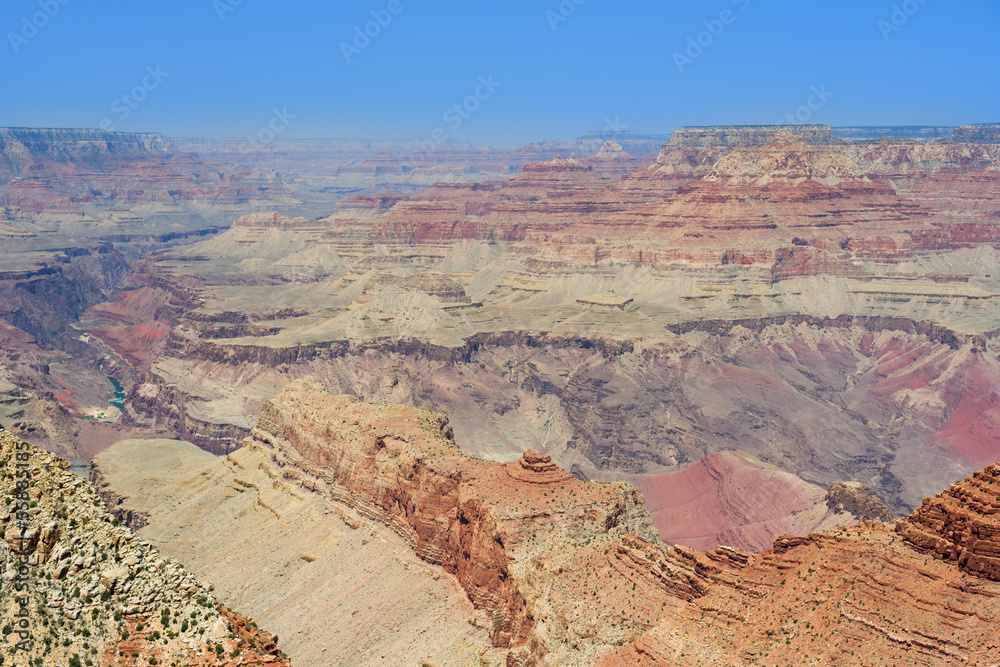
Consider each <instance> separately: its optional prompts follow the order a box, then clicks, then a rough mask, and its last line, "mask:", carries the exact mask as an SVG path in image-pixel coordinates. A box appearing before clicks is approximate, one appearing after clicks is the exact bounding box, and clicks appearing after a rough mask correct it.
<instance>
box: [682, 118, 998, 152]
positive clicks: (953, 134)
mask: <svg viewBox="0 0 1000 667" xmlns="http://www.w3.org/2000/svg"><path fill="white" fill-rule="evenodd" d="M782 134H783V135H786V136H787V135H791V138H793V139H795V140H797V141H802V142H805V143H810V144H843V143H845V142H854V141H873V140H881V139H900V140H903V141H911V142H912V141H918V142H919V141H929V140H934V141H941V142H963V143H988V144H997V143H1000V124H998V123H986V124H981V125H963V126H961V127H948V126H931V125H899V126H890V125H886V126H874V125H873V126H863V127H830V126H829V125H716V126H705V127H679V128H677V129H676V130H674V131H673V132H672V133H671V135H670V141H668V142H667V145H668V146H678V147H682V146H692V147H698V146H732V147H739V146H762V145H764V144H767V143H769V142H771V141H773V140H774V139H775V138H777V137H778V136H779V135H782Z"/></svg>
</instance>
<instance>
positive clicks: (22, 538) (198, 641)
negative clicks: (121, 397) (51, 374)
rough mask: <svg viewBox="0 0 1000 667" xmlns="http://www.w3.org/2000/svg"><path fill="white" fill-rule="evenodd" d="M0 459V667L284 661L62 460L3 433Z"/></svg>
mask: <svg viewBox="0 0 1000 667" xmlns="http://www.w3.org/2000/svg"><path fill="white" fill-rule="evenodd" d="M0 454H2V455H0V464H2V476H3V487H4V492H5V494H6V505H5V509H3V510H0V529H2V531H3V541H2V542H0V558H2V561H3V564H2V569H3V582H2V589H0V622H2V623H3V624H4V629H3V635H4V644H3V646H2V647H0V655H3V656H4V658H5V660H4V662H5V664H6V661H7V660H11V663H10V664H14V665H22V664H23V665H27V664H29V662H30V664H32V665H44V666H46V667H48V666H51V667H64V666H65V665H67V664H73V662H74V661H79V662H77V664H83V663H84V662H85V663H86V664H97V665H123V666H124V665H130V666H131V665H136V666H138V665H143V666H144V667H145V666H146V665H155V664H164V665H167V664H177V663H182V664H188V665H227V666H233V667H235V666H236V665H264V664H267V665H284V666H286V667H287V666H288V665H289V663H288V661H287V659H285V658H284V657H283V656H282V654H281V651H280V649H279V648H278V646H277V637H275V636H273V635H271V634H268V633H265V632H263V631H261V630H259V629H258V628H257V627H256V624H255V623H253V622H251V621H249V620H248V619H246V618H243V617H241V616H239V615H237V614H233V613H232V612H230V611H228V610H226V609H225V608H223V607H221V606H220V605H219V604H218V603H217V602H216V600H215V597H214V595H213V594H212V592H211V591H212V585H211V584H206V583H203V582H201V581H199V580H198V579H196V578H195V577H194V576H192V575H191V574H189V573H188V572H186V571H185V570H184V568H183V567H181V566H180V565H179V564H178V563H177V562H176V561H175V560H173V559H170V558H166V559H164V558H162V557H160V555H159V554H158V553H157V551H156V550H155V549H154V548H152V547H151V546H150V545H149V543H148V542H144V541H141V540H139V539H138V538H136V536H135V534H134V533H133V532H132V531H131V530H129V529H127V528H125V527H122V526H119V525H118V524H119V522H118V520H117V519H114V518H113V517H112V516H111V515H110V514H108V512H107V511H106V510H105V509H104V506H103V505H102V503H101V500H100V498H99V497H98V495H97V494H96V493H95V492H94V491H93V490H92V489H91V488H90V486H89V485H88V484H87V483H86V482H85V481H84V480H83V479H81V478H79V477H77V476H76V475H74V474H73V473H71V472H69V470H67V466H68V464H67V463H66V461H64V460H62V459H60V458H58V457H56V456H53V455H51V454H48V453H46V452H43V451H41V450H39V449H38V448H36V447H35V446H34V445H31V444H29V443H27V442H24V441H22V440H19V439H18V438H16V437H14V436H13V435H11V434H9V433H6V432H2V431H0ZM73 656H76V658H75V659H72V658H73ZM71 659H72V660H71Z"/></svg>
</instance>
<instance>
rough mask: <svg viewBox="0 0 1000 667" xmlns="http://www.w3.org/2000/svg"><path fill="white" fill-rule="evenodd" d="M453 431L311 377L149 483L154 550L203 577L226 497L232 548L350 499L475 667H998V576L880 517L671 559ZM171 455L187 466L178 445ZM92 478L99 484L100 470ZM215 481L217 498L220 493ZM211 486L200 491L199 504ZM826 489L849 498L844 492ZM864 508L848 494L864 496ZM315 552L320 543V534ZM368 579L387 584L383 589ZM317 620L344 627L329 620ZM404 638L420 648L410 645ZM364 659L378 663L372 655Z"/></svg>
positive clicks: (537, 460) (586, 499)
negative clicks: (475, 629) (444, 582)
mask: <svg viewBox="0 0 1000 667" xmlns="http://www.w3.org/2000/svg"><path fill="white" fill-rule="evenodd" d="M448 435H449V431H448V428H447V421H446V420H445V419H444V418H443V416H441V415H438V414H435V413H428V412H425V411H420V410H416V409H413V408H409V407H406V406H399V405H375V404H364V403H360V402H358V401H356V400H354V399H351V398H350V397H346V396H337V395H333V394H330V393H328V392H326V391H325V390H324V389H323V388H322V387H320V386H319V385H317V384H316V383H315V382H314V381H312V380H309V379H307V380H303V381H300V382H296V383H293V384H292V385H290V386H288V387H287V388H286V389H285V390H284V391H283V392H282V394H281V395H279V396H278V397H277V398H276V399H274V400H273V401H271V402H269V403H268V404H267V405H266V406H265V408H264V410H263V412H262V415H261V418H260V420H259V422H258V427H257V428H256V429H255V430H254V431H253V437H252V438H249V439H248V440H247V442H246V445H245V446H244V448H243V449H241V450H239V451H237V452H235V453H233V454H231V455H230V456H229V457H227V458H226V459H223V460H219V461H216V462H215V463H210V465H211V466H213V467H214V468H215V469H216V470H219V471H220V472H218V473H217V472H214V471H209V470H206V471H203V473H199V474H198V475H196V476H194V477H189V478H188V480H187V481H186V482H181V483H175V484H174V485H173V486H171V487H162V488H163V491H162V495H161V496H160V497H159V498H155V499H153V502H156V503H159V505H158V507H159V509H158V510H157V512H156V513H158V514H161V516H160V517H158V518H156V521H159V522H162V523H161V524H160V525H162V529H161V530H162V534H163V535H164V538H163V539H164V540H166V541H171V542H173V543H174V544H177V545H180V544H183V542H182V540H184V539H185V537H184V536H185V534H188V535H189V536H190V537H189V538H188V539H190V540H191V542H192V544H194V545H195V546H200V547H201V549H202V551H203V552H205V553H209V552H211V554H212V555H211V556H208V557H206V560H205V562H204V563H205V564H204V565H203V567H205V568H211V567H212V565H211V564H210V562H209V561H210V560H211V559H212V558H218V557H219V555H220V554H221V555H222V557H226V556H225V554H226V552H227V550H228V549H231V548H232V538H231V537H229V535H231V534H232V533H227V537H225V538H223V539H219V537H218V536H216V537H215V538H214V539H212V540H211V542H210V541H209V539H208V531H207V530H206V528H207V526H208V525H210V522H211V518H216V517H223V518H228V517H230V516H232V514H231V511H230V510H227V511H225V512H219V511H218V508H220V507H221V508H225V507H226V504H227V503H231V502H237V503H240V505H239V506H240V507H242V508H244V509H243V510H242V512H244V513H245V514H246V515H249V518H248V519H244V518H239V519H237V523H236V524H235V525H236V526H238V527H240V528H237V529H236V530H235V531H234V532H235V534H236V535H240V531H241V528H242V527H243V526H247V527H248V528H247V529H248V530H249V531H250V535H249V536H248V539H251V540H252V539H253V537H254V535H255V533H254V532H253V531H254V529H253V528H252V527H249V526H250V525H253V524H269V523H272V522H281V521H283V520H285V519H284V518H283V517H284V516H285V515H283V514H282V509H285V510H286V511H287V510H288V509H289V508H290V507H292V506H293V504H294V505H298V504H299V503H301V502H303V501H302V498H305V497H307V496H309V495H314V496H315V498H314V499H313V500H312V501H309V502H310V504H311V505H312V506H316V505H322V506H324V507H326V508H328V510H329V511H331V512H335V513H338V514H340V513H344V514H341V516H344V517H345V520H347V521H364V520H362V519H360V518H356V515H354V514H353V513H351V510H349V509H346V508H345V506H346V507H350V508H354V510H355V511H357V512H358V513H359V514H360V515H362V516H364V517H367V518H368V519H370V520H371V521H372V522H373V523H377V524H381V525H382V526H385V527H386V528H388V529H389V530H391V531H392V533H394V534H395V535H396V536H399V537H401V538H402V540H403V542H402V543H403V544H404V545H408V547H409V548H410V549H412V552H411V553H413V554H415V555H419V556H420V558H421V559H422V560H423V561H425V563H439V564H441V566H442V567H434V566H432V565H427V564H425V565H423V566H420V565H419V564H417V565H415V566H414V567H415V571H419V572H421V573H422V574H421V575H420V576H423V577H425V578H427V579H433V577H434V573H435V572H437V573H441V572H442V570H447V571H450V572H453V573H455V576H456V579H454V580H453V581H457V583H458V584H459V585H461V588H462V589H463V590H464V591H465V592H466V593H467V594H468V595H469V598H470V599H471V600H472V604H474V605H475V607H476V608H477V609H480V610H485V611H487V612H488V614H487V616H486V617H485V626H486V627H487V628H488V629H489V637H490V638H491V640H492V642H493V646H494V648H493V649H491V650H486V651H483V653H482V656H483V659H484V660H485V661H486V662H487V664H496V661H498V660H499V661H501V662H502V663H505V664H506V665H512V664H513V665H538V666H542V665H590V664H600V665H607V666H609V667H611V666H620V665H647V666H648V665H650V664H652V665H663V666H667V665H688V664H702V665H713V666H715V665H718V666H720V667H721V666H731V665H737V664H756V665H773V666H775V667H778V666H784V665H789V664H796V665H797V664H821V665H827V664H830V665H879V666H886V667H888V666H889V665H901V664H907V665H909V664H917V665H944V664H954V662H955V661H961V662H962V663H963V664H968V665H980V666H982V667H987V666H989V665H992V664H993V663H994V658H995V651H996V647H997V646H998V645H1000V623H998V621H1000V583H997V582H993V581H990V580H989V579H988V578H985V577H983V576H979V575H982V574H987V573H986V572H985V571H981V570H977V569H975V568H973V567H967V568H966V572H963V571H961V570H959V568H958V567H957V564H956V563H954V562H952V561H951V560H950V555H949V552H948V551H947V550H945V551H942V552H939V553H937V554H936V556H937V557H936V558H935V557H932V555H931V554H926V553H922V550H921V549H917V548H915V547H914V545H913V544H911V543H910V542H909V541H907V540H904V539H899V537H900V536H899V535H898V534H897V533H896V532H894V531H893V530H892V529H891V528H889V527H887V526H884V525H881V524H861V525H857V526H852V527H848V528H841V529H837V530H833V531H828V532H818V533H812V534H810V535H808V536H805V537H792V536H788V535H783V536H781V537H779V538H778V540H776V542H775V543H774V545H773V546H772V548H770V549H769V550H767V551H766V552H765V553H762V554H750V553H747V552H744V551H741V550H738V549H732V548H725V547H720V548H716V549H714V550H711V551H705V552H700V551H696V550H693V549H689V548H686V547H675V548H666V547H664V546H663V545H661V544H659V543H657V541H656V540H655V539H652V540H650V539H645V538H643V537H639V536H637V535H635V534H632V533H629V532H628V530H629V529H631V530H638V531H639V532H641V533H645V534H646V535H648V534H649V532H650V531H649V529H650V528H651V526H650V524H649V520H648V516H647V515H645V514H644V512H642V511H641V505H639V504H632V505H630V504H628V503H625V504H624V505H623V504H622V501H623V500H627V499H628V495H627V494H626V495H622V494H623V493H625V492H626V490H627V489H626V488H623V487H621V486H619V485H605V484H597V483H586V482H580V481H578V480H572V479H569V478H567V477H566V476H565V475H564V474H560V473H559V471H558V470H557V469H555V468H554V467H553V466H552V465H551V461H550V460H549V459H548V458H547V457H546V456H544V455H542V454H540V453H538V452H527V453H526V454H525V456H524V457H522V460H521V461H517V462H511V463H508V464H492V463H487V462H483V461H477V460H475V459H471V458H470V457H468V456H465V455H462V454H461V453H460V452H459V451H458V450H457V448H456V447H455V445H454V444H453V442H452V441H451V440H450V439H449V437H448ZM139 446H140V445H139V444H138V443H131V444H129V445H126V446H124V447H122V448H121V449H118V448H112V449H110V450H108V451H107V452H106V453H105V454H104V455H102V458H104V459H105V460H107V464H108V465H111V466H114V465H115V455H116V454H118V453H119V452H120V453H122V454H125V453H126V452H132V453H131V454H129V455H128V456H126V457H125V458H131V459H132V460H133V461H135V459H136V455H135V449H136V448H137V447H139ZM172 456H173V454H172V455H171V456H167V457H165V459H164V460H170V459H171V458H172ZM186 456H195V457H197V456H200V455H198V454H196V453H195V452H193V451H192V450H188V452H187V454H186ZM131 465H132V467H133V468H137V467H138V466H137V465H136V464H135V463H133V464H131ZM995 472H996V471H995V470H993V468H991V469H989V470H987V471H985V472H983V473H981V474H978V475H976V476H975V478H974V480H973V481H970V482H968V483H967V484H965V485H961V489H964V490H960V489H959V488H958V486H956V489H954V490H953V491H952V492H951V496H949V497H954V498H956V499H958V498H962V499H964V500H966V504H967V505H968V509H967V510H965V509H964V508H959V509H963V511H965V514H963V515H962V516H964V517H966V518H967V519H968V520H967V521H964V523H962V524H961V525H962V526H969V525H972V524H975V525H977V526H978V525H980V524H981V523H982V522H983V521H987V522H988V521H990V520H991V519H990V518H989V517H991V516H992V514H991V512H993V510H994V509H995V506H994V503H993V501H991V502H989V503H987V502H986V500H985V498H986V495H988V494H987V493H986V492H987V491H989V493H992V492H993V491H992V488H993V487H992V485H993V484H994V480H993V476H994V474H995ZM160 474H161V473H160V472H159V471H156V470H154V469H152V468H150V467H148V466H147V468H146V472H145V478H144V477H143V474H142V473H139V474H136V473H135V472H129V473H123V474H122V478H123V479H129V480H131V481H130V484H131V485H132V486H134V487H136V486H139V487H141V486H143V485H144V484H152V485H155V486H159V483H158V482H157V481H156V479H157V477H158V476H159V475H160ZM216 474H218V475H219V476H218V477H215V475H216ZM107 477H108V479H109V480H111V482H112V486H114V478H115V474H114V473H113V472H112V473H110V474H108V475H107ZM161 479H163V478H161ZM220 481H221V482H224V483H225V484H226V485H227V486H224V487H221V489H220V485H219V482H220ZM258 481H259V482H260V483H258ZM237 487H239V489H238V488H237ZM209 488H210V489H211V493H212V494H214V495H211V496H208V495H205V494H206V493H207V492H208V490H209ZM220 493H221V496H224V495H225V494H230V495H231V496H232V498H233V499H236V498H238V500H236V501H233V500H225V499H223V498H222V497H221V496H220ZM835 495H837V497H838V498H839V499H840V501H841V502H843V501H845V500H846V499H847V498H846V494H845V493H843V492H842V493H839V494H835ZM862 496H863V494H858V493H853V496H852V497H854V498H855V500H856V501H857V502H858V503H861V502H862V500H863V497H862ZM171 497H173V499H171ZM282 498H285V500H284V501H283V500H282ZM290 499H294V500H290ZM206 500H209V501H214V502H215V504H214V505H208V506H207V505H206V504H205V501H206ZM973 501H975V502H973ZM634 502H636V503H641V498H636V500H635V501H634ZM172 503H175V504H173V505H172ZM176 503H179V504H176ZM282 503H284V504H282ZM862 504H864V503H862ZM933 505H934V502H933V501H929V502H928V504H927V505H925V507H928V506H933ZM209 506H210V507H212V509H213V514H212V515H211V517H210V516H209V515H208V513H207V511H206V510H207V508H208V507H209ZM299 506H300V505H299ZM581 510H584V511H581ZM924 511H925V510H918V511H917V512H916V513H915V514H914V516H913V517H912V518H911V519H909V520H908V521H903V522H900V526H905V525H908V523H913V524H915V525H922V526H924V527H923V528H922V529H921V530H923V531H924V532H927V533H933V534H936V535H938V536H939V537H943V538H946V539H947V538H948V536H949V535H951V534H952V533H951V532H950V529H949V528H948V525H958V524H957V523H954V522H953V523H952V524H948V523H947V522H946V523H945V524H943V525H939V524H935V526H930V525H929V523H928V522H927V520H922V519H921V518H920V517H921V516H922V513H923V512H924ZM198 512H202V513H204V514H205V516H204V518H203V519H201V520H200V521H201V522H202V527H201V528H198V527H197V525H192V524H187V525H184V526H182V525H181V524H183V523H184V522H185V521H186V520H185V519H184V517H186V516H194V515H195V514H196V513H198ZM268 514H271V516H272V517H273V518H267V515H268ZM288 521H289V522H290V523H289V525H288V526H287V530H286V531H283V532H284V534H283V535H281V536H280V537H277V538H274V537H273V536H272V538H273V541H271V542H269V543H268V547H266V548H263V549H262V548H261V547H260V545H257V550H258V551H264V552H267V553H277V552H279V551H281V550H284V551H287V550H288V547H287V546H283V544H295V545H302V544H305V542H303V541H302V540H303V537H304V536H311V533H310V529H309V528H308V527H306V526H301V525H295V524H293V523H291V521H293V519H288ZM921 521H923V523H921ZM976 522H979V523H976ZM215 525H218V524H215ZM312 525H313V526H315V525H316V524H315V523H313V524H312ZM360 530H362V531H363V530H365V529H364V528H362V529H360ZM900 530H902V529H900ZM323 532H324V533H325V531H323ZM325 534H326V535H328V533H325ZM178 538H179V539H178ZM241 539H242V538H241ZM312 539H313V540H315V541H314V542H313V545H317V544H323V539H325V538H320V537H319V536H318V535H317V536H315V537H312ZM406 548H407V547H406V546H404V547H403V550H404V551H405V550H406ZM382 549H383V550H386V547H384V546H383V547H382ZM295 550H299V549H298V547H295V548H293V549H292V551H295ZM192 551H193V550H192ZM333 551H335V550H333ZM314 552H315V553H314ZM244 553H246V554H247V556H249V555H250V553H251V552H249V551H247V552H244ZM317 553H318V554H322V553H323V552H322V549H320V548H319V547H318V546H315V547H314V548H313V550H312V551H310V553H308V554H305V555H307V556H308V558H302V560H303V561H305V562H307V563H308V565H314V564H316V563H319V562H321V560H322V559H323V558H324V556H323V555H318V556H317V555H316V554H317ZM977 553H978V554H979V555H982V554H984V553H985V552H984V551H980V552H977ZM240 555H242V554H240ZM331 556H335V557H336V559H337V560H338V562H339V563H342V566H341V567H340V568H338V572H339V573H340V576H347V577H350V576H353V573H355V572H356V571H358V570H364V566H361V565H358V563H357V562H356V561H355V560H353V559H352V557H351V555H350V554H344V553H339V554H331ZM192 557H194V555H193V554H192ZM362 557H367V552H365V553H363V554H362ZM313 558H315V560H312V559H313ZM285 562H287V559H286V561H285ZM280 563H281V561H279V562H278V563H276V564H275V566H278V565H280ZM969 563H971V559H970V560H969ZM299 567H300V568H305V567H307V565H300V566H299ZM290 568H291V566H289V568H284V567H281V568H280V569H281V570H284V571H286V572H288V570H289V569H290ZM265 575H266V572H265ZM286 576H290V577H293V578H294V577H295V576H296V575H295V574H294V571H293V572H289V574H287V575H286ZM265 579H266V576H265ZM230 581H232V580H230ZM244 581H246V578H244ZM229 585H232V584H229ZM256 585H258V584H256V583H253V584H251V586H250V587H251V588H253V587H254V586H256ZM284 585H286V584H278V585H277V587H278V588H280V587H282V586H284ZM379 585H380V586H383V587H386V586H389V587H392V586H393V580H391V579H390V580H389V581H384V580H383V581H380V582H379ZM270 586H271V584H269V583H268V584H265V586H264V587H270ZM272 590H273V589H272ZM326 595H332V596H333V597H331V598H329V599H327V602H326V604H328V605H331V604H334V603H335V602H336V603H341V604H343V605H345V607H346V608H350V605H351V604H354V603H358V604H371V599H370V595H371V594H370V592H369V590H368V589H365V588H357V589H354V590H350V591H342V592H340V593H335V592H334V591H330V592H328V593H326ZM321 597H323V596H319V595H317V599H319V598H321ZM375 600H376V602H378V600H379V598H375ZM406 600H408V598H403V604H405V603H406ZM314 604H316V600H314V599H310V600H309V603H308V605H307V606H305V607H304V608H300V607H295V606H294V605H293V607H292V608H291V609H285V610H282V611H281V612H278V611H275V612H273V613H275V614H278V613H285V614H293V613H296V612H298V613H306V614H307V613H308V610H310V609H312V605H314ZM470 615H474V614H471V613H470ZM340 618H342V617H340ZM392 618H394V617H390V619H392ZM326 622H327V623H328V624H329V623H330V622H331V621H330V617H329V616H327V617H326ZM328 627H330V628H332V631H333V632H339V631H340V624H339V622H335V624H334V625H332V626H328ZM368 628H369V630H368V631H369V632H370V633H371V634H370V635H368V634H366V635H365V636H366V637H372V638H377V637H381V639H380V640H379V641H382V642H390V643H393V645H396V644H395V643H396V642H399V643H400V644H399V645H402V642H403V641H404V638H403V637H404V635H405V634H406V633H408V632H412V631H413V630H414V628H412V627H407V626H405V625H402V624H397V623H393V622H392V620H390V621H389V622H385V623H382V624H381V625H378V627H376V626H375V625H372V626H368ZM409 640H410V641H416V642H418V643H419V642H420V641H421V640H420V639H416V640H414V638H413V636H412V635H411V636H410V637H409ZM363 659H367V660H369V661H372V662H371V663H370V664H384V663H382V662H380V660H382V658H381V657H378V658H375V657H373V656H370V655H369V656H363V657H361V656H359V660H363ZM321 664H322V663H321ZM359 664H368V663H365V662H360V663H359Z"/></svg>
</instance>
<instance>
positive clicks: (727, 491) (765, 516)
mask: <svg viewBox="0 0 1000 667" xmlns="http://www.w3.org/2000/svg"><path fill="white" fill-rule="evenodd" d="M626 480H627V481H629V482H631V483H632V484H635V485H636V487H638V489H639V490H640V491H642V495H643V496H644V497H645V499H646V507H647V508H648V509H649V512H650V515H651V516H652V517H653V525H655V526H656V529H657V530H658V531H659V533H660V537H661V538H662V539H663V541H664V542H666V543H667V544H679V545H683V546H687V547H693V548H695V549H712V548H715V546H716V545H719V544H724V545H728V546H732V547H737V548H740V549H747V550H750V551H763V550H765V549H767V548H768V547H770V546H771V543H772V542H773V541H774V536H775V535H779V534H781V533H783V532H799V531H801V532H808V531H810V530H812V529H813V528H815V527H816V524H817V523H818V521H819V519H821V518H822V515H823V513H822V512H821V513H820V515H819V516H817V517H816V519H814V520H813V523H812V525H802V526H796V516H795V515H796V514H797V513H799V512H802V511H804V510H806V509H809V508H811V507H815V506H816V505H817V504H819V503H821V502H822V501H823V498H824V496H825V495H826V492H825V491H824V490H823V489H822V488H820V487H818V486H815V485H813V484H809V483H807V482H805V481H803V480H802V479H800V478H798V477H796V476H795V475H792V474H791V473H787V472H784V471H781V470H779V469H777V468H775V467H774V466H769V465H766V464H764V463H762V462H760V461H759V460H757V459H755V458H754V457H752V456H750V455H749V454H746V453H744V452H739V451H736V452H720V453H718V454H712V455H710V456H707V457H705V458H704V459H702V460H701V461H699V462H697V463H695V464H694V465H692V466H689V467H688V468H685V469H684V470H681V471H679V472H671V473H664V474H660V475H629V476H628V477H626ZM793 526H796V527H793Z"/></svg>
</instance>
